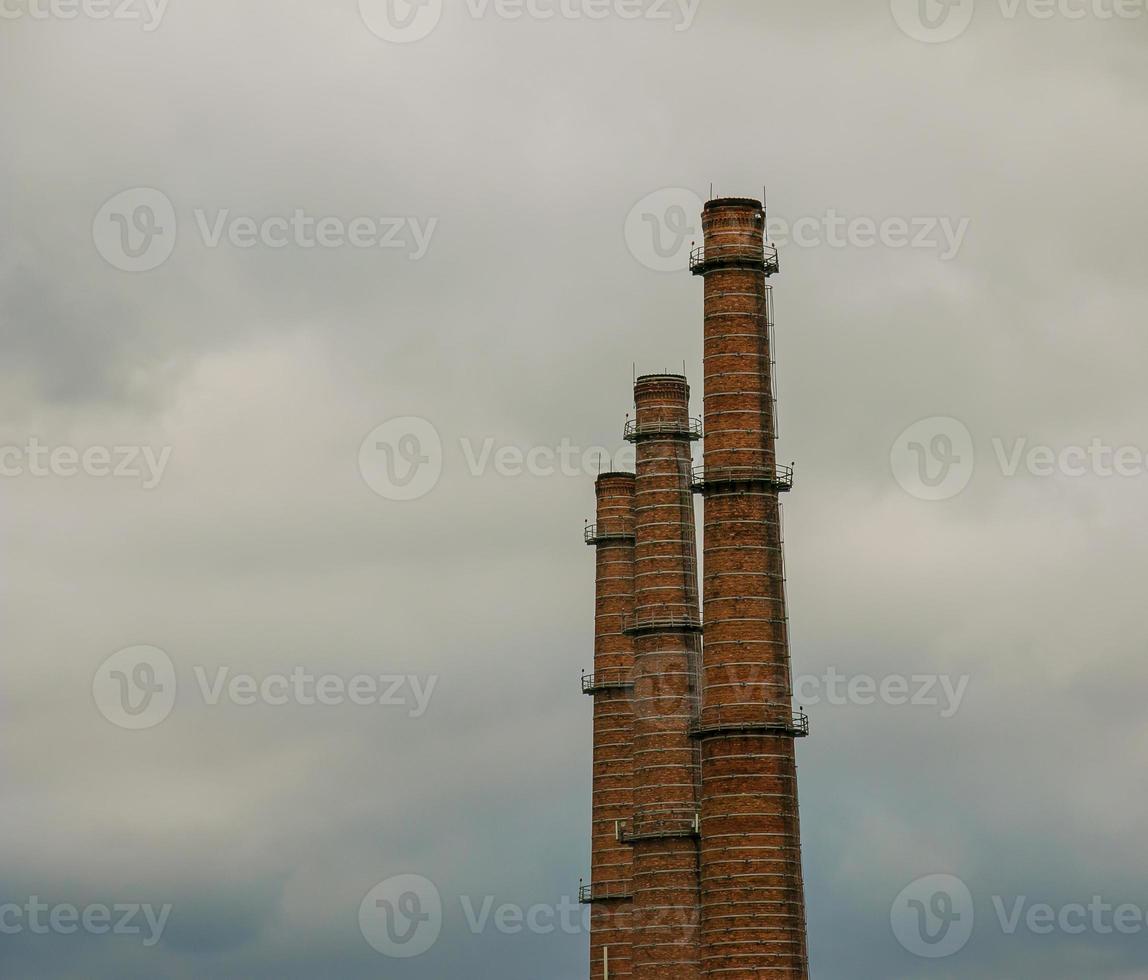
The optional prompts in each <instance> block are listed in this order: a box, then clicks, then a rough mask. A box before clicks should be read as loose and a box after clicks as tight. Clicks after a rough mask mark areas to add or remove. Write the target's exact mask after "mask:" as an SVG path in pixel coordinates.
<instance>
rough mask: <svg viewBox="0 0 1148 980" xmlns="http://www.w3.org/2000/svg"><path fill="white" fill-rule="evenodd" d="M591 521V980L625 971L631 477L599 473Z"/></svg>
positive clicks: (587, 687) (630, 805)
mask: <svg viewBox="0 0 1148 980" xmlns="http://www.w3.org/2000/svg"><path fill="white" fill-rule="evenodd" d="M595 491H596V496H597V521H596V523H595V524H591V525H589V526H587V528H586V543H587V544H588V545H591V546H593V547H594V548H595V550H596V553H597V563H596V564H597V571H596V586H595V593H596V594H595V613H594V673H593V674H589V675H586V676H584V677H583V678H582V690H583V691H584V692H585V693H586V694H589V695H591V696H592V697H593V698H594V782H593V787H594V788H593V831H592V843H591V885H590V888H589V889H588V890H584V894H583V895H582V898H583V900H585V901H588V902H590V904H591V910H590V977H591V980H606V977H607V974H608V976H609V978H610V980H622V978H625V977H629V976H630V974H631V968H630V958H631V954H630V930H631V908H632V895H633V888H632V884H631V866H632V852H631V850H630V847H629V846H628V845H627V844H625V843H623V842H622V840H621V839H620V838H621V835H620V834H619V832H618V827H619V826H620V825H621V824H622V823H623V822H624V821H627V820H629V819H630V815H631V814H632V813H633V809H634V760H633V738H634V712H633V705H632V701H631V698H632V694H633V673H634V641H633V639H631V637H630V636H629V635H628V634H627V633H625V632H624V630H625V627H626V624H627V621H628V620H629V617H630V616H631V614H632V612H633V608H634V474H633V473H603V474H602V475H601V476H599V477H598V480H597V483H596V484H595Z"/></svg>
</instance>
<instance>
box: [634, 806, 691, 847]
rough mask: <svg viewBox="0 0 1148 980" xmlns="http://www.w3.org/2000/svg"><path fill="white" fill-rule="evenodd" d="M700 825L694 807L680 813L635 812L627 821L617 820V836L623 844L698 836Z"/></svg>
mask: <svg viewBox="0 0 1148 980" xmlns="http://www.w3.org/2000/svg"><path fill="white" fill-rule="evenodd" d="M701 827H702V822H701V813H700V812H699V811H698V810H696V809H695V810H689V811H682V812H680V813H649V814H637V815H635V816H634V817H633V818H632V819H631V820H629V821H621V822H619V824H618V827H617V836H618V840H619V841H620V842H621V843H623V844H635V843H637V842H638V841H646V840H664V839H668V838H679V837H700V836H701Z"/></svg>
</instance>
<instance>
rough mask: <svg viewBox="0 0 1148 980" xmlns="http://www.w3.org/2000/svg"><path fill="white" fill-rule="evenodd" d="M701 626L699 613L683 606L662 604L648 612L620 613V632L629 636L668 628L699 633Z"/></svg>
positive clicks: (667, 629) (657, 631)
mask: <svg viewBox="0 0 1148 980" xmlns="http://www.w3.org/2000/svg"><path fill="white" fill-rule="evenodd" d="M701 628H702V621H701V617H700V615H699V614H698V613H697V612H695V611H694V610H693V609H690V608H688V607H685V606H682V607H673V606H663V607H661V608H660V609H655V610H652V611H648V612H641V613H624V614H623V615H622V632H623V633H626V634H628V635H630V636H636V635H638V634H641V633H660V632H663V631H669V630H677V631H688V632H699V633H700V632H701Z"/></svg>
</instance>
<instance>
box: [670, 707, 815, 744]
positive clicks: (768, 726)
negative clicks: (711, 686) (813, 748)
mask: <svg viewBox="0 0 1148 980" xmlns="http://www.w3.org/2000/svg"><path fill="white" fill-rule="evenodd" d="M776 713H777V705H771V704H730V705H716V706H713V707H709V708H703V709H702V711H701V715H700V717H699V718H697V719H695V720H694V721H693V722H692V723H691V724H690V738H695V739H696V738H708V737H709V736H711V735H742V734H744V735H779V736H781V737H783V738H808V737H809V715H807V714H806V713H805V712H804V711H799V712H797V713H796V714H792V715H790V717H789V718H788V719H778V718H777V717H776ZM771 716H772V717H771Z"/></svg>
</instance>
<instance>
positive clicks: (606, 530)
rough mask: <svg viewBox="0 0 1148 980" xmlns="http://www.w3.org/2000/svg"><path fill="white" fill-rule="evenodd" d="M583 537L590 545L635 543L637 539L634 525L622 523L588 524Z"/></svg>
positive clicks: (583, 530)
mask: <svg viewBox="0 0 1148 980" xmlns="http://www.w3.org/2000/svg"><path fill="white" fill-rule="evenodd" d="M582 534H583V537H584V538H585V539H586V543H587V544H589V545H594V544H600V543H601V542H603V541H633V540H634V538H635V534H634V527H633V525H632V524H631V525H626V524H623V523H621V522H618V523H616V524H587V525H586V526H585V527H584V528H583V529H582Z"/></svg>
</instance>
